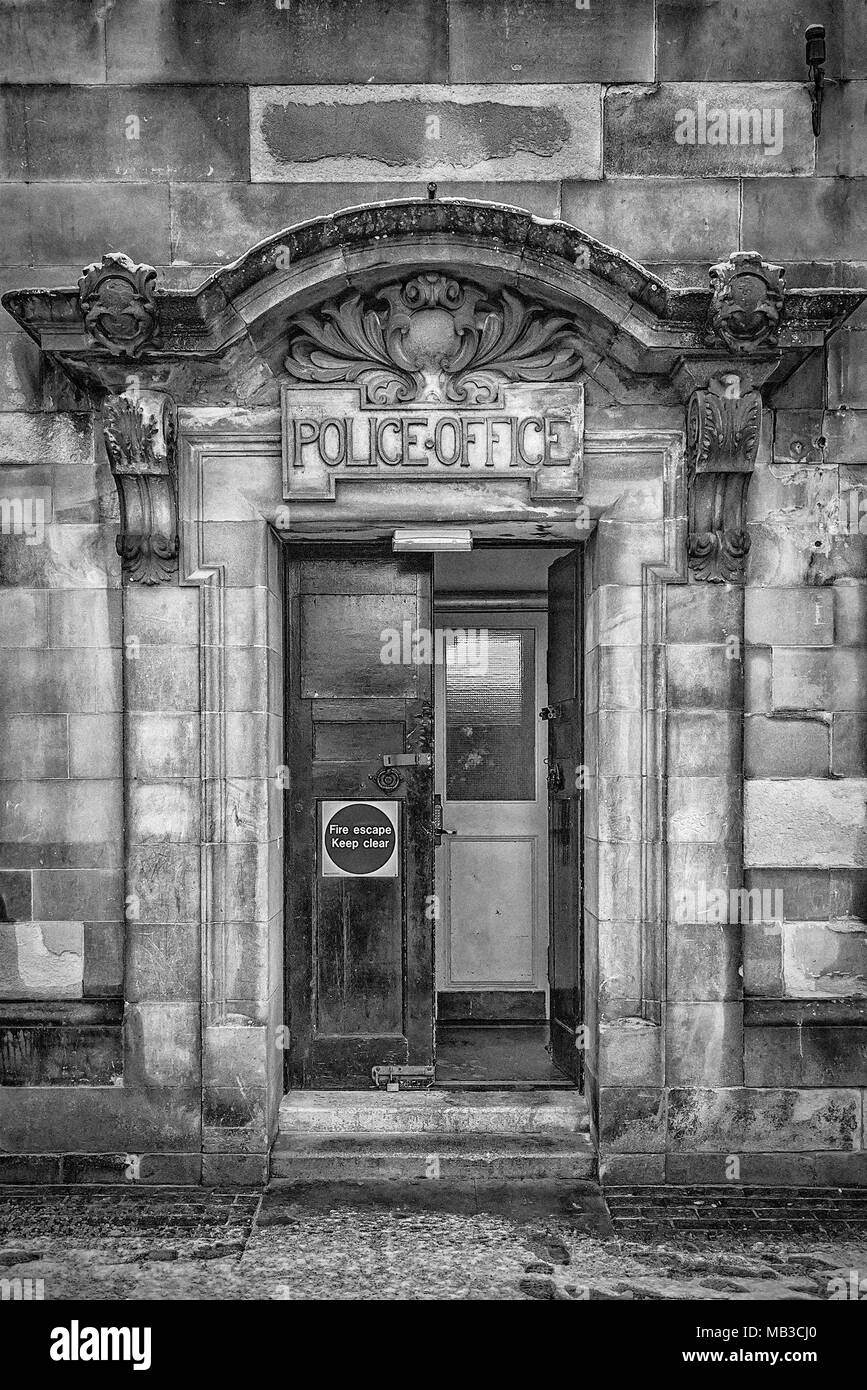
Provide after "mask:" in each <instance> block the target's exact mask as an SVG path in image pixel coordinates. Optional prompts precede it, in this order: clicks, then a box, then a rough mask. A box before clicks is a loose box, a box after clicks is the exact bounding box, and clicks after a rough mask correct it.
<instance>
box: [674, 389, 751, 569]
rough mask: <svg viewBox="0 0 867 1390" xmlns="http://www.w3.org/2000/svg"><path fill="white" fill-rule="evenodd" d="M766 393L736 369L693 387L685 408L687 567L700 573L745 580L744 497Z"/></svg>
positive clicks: (745, 534)
mask: <svg viewBox="0 0 867 1390" xmlns="http://www.w3.org/2000/svg"><path fill="white" fill-rule="evenodd" d="M761 422H762V398H761V396H760V395H759V392H758V391H755V390H746V391H743V390H742V389H741V379H740V377H739V376H737V375H736V374H734V373H731V374H728V375H726V376H725V377H715V378H713V379H712V380H711V381H710V382H709V383H708V386H707V388H706V389H702V390H699V391H694V392H693V394H692V396H691V397H690V399H689V405H688V408H687V422H686V432H687V468H688V486H689V538H688V554H689V567H690V570H691V571H692V573H693V574H694V576H695V578H696V579H701V580H706V581H709V582H711V583H717V584H724V583H725V584H730V583H737V582H741V581H743V578H744V570H745V566H746V557H747V554H748V552H749V548H750V537H749V533H748V531H747V529H746V503H747V491H748V489H749V484H750V477H751V476H752V471H753V468H754V466H755V461H756V455H757V453H758V448H759V437H760V431H761Z"/></svg>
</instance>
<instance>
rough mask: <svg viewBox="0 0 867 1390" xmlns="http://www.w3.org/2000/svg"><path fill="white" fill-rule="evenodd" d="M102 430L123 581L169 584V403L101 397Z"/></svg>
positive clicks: (173, 507)
mask: <svg viewBox="0 0 867 1390" xmlns="http://www.w3.org/2000/svg"><path fill="white" fill-rule="evenodd" d="M102 427H103V437H104V439H105V447H106V453H107V454H108V460H109V464H110V465H111V471H112V475H113V477H114V481H115V486H116V487H117V492H118V498H119V500H120V533H119V535H118V537H117V553H118V555H119V556H120V558H121V565H122V569H123V575H124V578H125V579H126V580H127V581H129V582H130V583H134V584H162V583H167V582H170V581H171V579H172V578H173V577H174V575H175V574H176V573H177V570H178V503H177V462H176V454H175V442H176V436H177V428H176V414H175V407H174V402H173V401H172V400H171V398H170V397H169V396H167V395H166V394H165V393H164V392H162V391H136V392H132V391H125V392H123V393H122V394H120V395H114V396H107V397H106V399H105V400H104V402H103V405H102Z"/></svg>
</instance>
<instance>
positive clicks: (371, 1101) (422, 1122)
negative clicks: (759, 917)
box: [278, 1089, 589, 1135]
mask: <svg viewBox="0 0 867 1390" xmlns="http://www.w3.org/2000/svg"><path fill="white" fill-rule="evenodd" d="M278 1129H279V1132H280V1133H281V1134H291V1133H297V1132H299V1131H300V1132H302V1133H313V1132H317V1133H329V1134H334V1133H340V1134H347V1133H348V1134H352V1133H357V1132H362V1133H366V1134H426V1135H433V1134H478V1133H486V1134H492V1133H494V1134H505V1135H524V1134H561V1135H562V1134H571V1135H574V1134H580V1133H584V1132H586V1131H587V1130H588V1129H589V1116H588V1111H587V1102H586V1101H585V1099H584V1097H583V1096H582V1095H581V1093H580V1092H579V1091H577V1090H574V1089H572V1090H569V1091H561V1090H533V1091H467V1090H460V1091H457V1090H447V1091H446V1090H440V1089H432V1090H429V1091H373V1090H371V1091H290V1092H289V1094H288V1095H285V1096H284V1097H283V1100H282V1101H281V1103H280V1119H279V1125H278Z"/></svg>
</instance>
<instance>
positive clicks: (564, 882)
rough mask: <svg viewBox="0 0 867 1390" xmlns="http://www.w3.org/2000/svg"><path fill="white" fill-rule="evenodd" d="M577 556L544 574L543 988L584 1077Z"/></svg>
mask: <svg viewBox="0 0 867 1390" xmlns="http://www.w3.org/2000/svg"><path fill="white" fill-rule="evenodd" d="M582 599H583V566H582V552H581V551H580V550H573V551H572V552H571V554H569V555H564V556H563V557H562V558H561V559H559V560H555V561H554V563H553V565H551V566H550V567H549V569H548V708H547V710H546V711H545V714H546V715H547V717H548V896H549V905H550V915H549V947H548V982H549V987H550V997H551V1049H552V1053H553V1057H554V1061H555V1063H556V1065H557V1066H558V1067H559V1069H560V1070H561V1071H563V1072H565V1073H566V1075H567V1076H571V1077H572V1079H573V1080H574V1081H575V1082H576V1083H577V1084H578V1085H580V1084H581V1082H582V1078H583V1060H584V1059H583V1048H582V1044H583V1032H582V1029H581V1020H582V1015H583V1008H582V1005H583V988H584V982H583V949H582V945H583V921H582V916H583V893H582V871H583V864H582V849H583V840H584V827H583V791H582V788H583V776H582V765H583V761H584V760H583V753H582V749H583V719H584V709H583V700H582V694H581V692H582V653H583V647H584V638H583V634H584V621H583V603H582Z"/></svg>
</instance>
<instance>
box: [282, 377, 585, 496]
mask: <svg viewBox="0 0 867 1390" xmlns="http://www.w3.org/2000/svg"><path fill="white" fill-rule="evenodd" d="M583 431H584V399H583V387H582V386H581V385H580V384H578V383H570V384H562V383H558V384H557V385H553V386H540V385H535V384H534V385H527V386H506V387H504V388H503V390H502V393H501V398H500V399H499V400H498V401H495V402H494V404H493V405H490V406H472V407H469V408H465V409H463V410H460V409H456V408H455V407H454V406H452V405H442V406H440V405H433V404H431V405H424V404H419V405H414V406H404V407H397V406H391V407H388V408H385V409H381V408H376V407H372V406H369V405H367V404H366V403H365V402H364V400H363V393H362V392H361V391H360V390H359V389H358V388H352V387H349V388H343V389H341V388H334V387H332V388H330V389H327V390H315V389H310V388H298V387H286V388H284V390H283V442H284V449H283V462H284V496H285V497H286V498H291V499H292V500H294V501H302V500H304V499H305V498H308V499H310V500H311V501H312V500H314V499H315V500H322V499H326V498H334V497H335V496H336V485H337V482H338V481H339V480H341V479H342V480H344V481H358V480H360V479H367V480H371V481H374V482H407V481H413V480H418V481H424V482H434V481H441V482H448V483H459V482H470V481H472V482H474V483H478V480H479V479H480V478H482V479H484V480H486V481H488V482H490V481H494V480H496V479H498V478H499V479H502V478H504V477H506V478H526V479H527V480H528V482H529V489H530V496H531V497H538V498H545V497H552V498H558V499H560V498H567V497H580V496H581V494H582V487H583V483H582V479H583V474H582V439H583Z"/></svg>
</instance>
